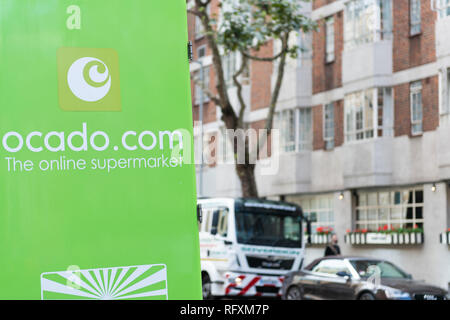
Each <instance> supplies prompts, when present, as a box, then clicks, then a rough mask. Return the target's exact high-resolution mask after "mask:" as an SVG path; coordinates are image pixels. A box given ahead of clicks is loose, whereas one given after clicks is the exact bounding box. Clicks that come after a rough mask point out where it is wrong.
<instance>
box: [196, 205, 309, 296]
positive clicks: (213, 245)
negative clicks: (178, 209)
mask: <svg viewBox="0 0 450 320" xmlns="http://www.w3.org/2000/svg"><path fill="white" fill-rule="evenodd" d="M198 205H199V214H200V216H201V219H200V221H201V222H199V231H200V255H201V257H200V258H201V271H202V288H203V298H204V299H209V298H214V297H227V296H228V297H230V296H240V297H279V296H280V295H281V287H282V284H283V278H284V275H285V274H286V273H288V272H290V271H294V270H299V269H300V268H301V266H302V263H303V259H304V252H305V243H304V240H303V228H304V223H305V222H306V220H305V219H304V217H303V213H302V209H301V208H300V207H299V206H298V205H296V204H291V203H286V202H278V201H269V200H261V199H244V198H209V199H199V200H198Z"/></svg>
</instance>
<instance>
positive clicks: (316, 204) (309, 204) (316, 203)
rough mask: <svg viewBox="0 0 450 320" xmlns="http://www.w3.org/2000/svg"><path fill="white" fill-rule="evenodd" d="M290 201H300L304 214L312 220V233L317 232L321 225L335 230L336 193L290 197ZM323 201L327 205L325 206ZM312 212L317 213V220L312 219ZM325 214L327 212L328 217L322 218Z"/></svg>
mask: <svg viewBox="0 0 450 320" xmlns="http://www.w3.org/2000/svg"><path fill="white" fill-rule="evenodd" d="M288 201H290V202H294V203H298V204H299V205H300V206H301V207H302V211H303V215H304V216H305V217H307V218H308V219H309V220H310V221H311V234H317V228H319V227H329V228H333V230H335V225H336V217H335V211H334V194H324V195H316V196H304V197H300V198H297V199H288ZM323 203H326V205H325V206H323V205H322V204H323ZM312 213H315V215H316V219H315V221H312V220H311V214H312ZM324 214H327V219H322V218H323V217H324Z"/></svg>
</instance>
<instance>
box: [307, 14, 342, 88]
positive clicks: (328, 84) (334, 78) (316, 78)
mask: <svg viewBox="0 0 450 320" xmlns="http://www.w3.org/2000/svg"><path fill="white" fill-rule="evenodd" d="M343 16H344V15H343V12H342V11H341V12H338V13H336V14H335V15H333V17H334V61H333V62H331V63H326V62H325V58H326V57H325V53H326V52H325V50H326V47H325V41H326V39H325V38H326V37H325V33H326V30H325V20H324V19H321V20H319V21H317V23H318V29H317V31H315V32H314V33H313V94H316V93H320V92H323V91H328V90H332V89H335V88H338V87H341V86H342V50H343V45H344V29H343V27H344V19H343Z"/></svg>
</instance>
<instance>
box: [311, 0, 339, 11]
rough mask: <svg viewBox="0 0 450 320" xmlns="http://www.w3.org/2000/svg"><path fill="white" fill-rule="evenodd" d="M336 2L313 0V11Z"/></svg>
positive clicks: (331, 0) (333, 0) (332, 0)
mask: <svg viewBox="0 0 450 320" xmlns="http://www.w3.org/2000/svg"><path fill="white" fill-rule="evenodd" d="M335 1H336V0H313V9H314V10H315V9H318V8H320V7H323V6H326V5H327V4H330V3H332V2H335Z"/></svg>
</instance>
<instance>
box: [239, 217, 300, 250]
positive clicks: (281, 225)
mask: <svg viewBox="0 0 450 320" xmlns="http://www.w3.org/2000/svg"><path fill="white" fill-rule="evenodd" d="M236 233H237V241H238V243H242V244H255V245H265V246H275V247H288V248H300V247H301V245H302V242H301V234H302V227H301V218H300V217H299V216H292V215H286V214H282V213H277V212H273V213H255V212H236Z"/></svg>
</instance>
